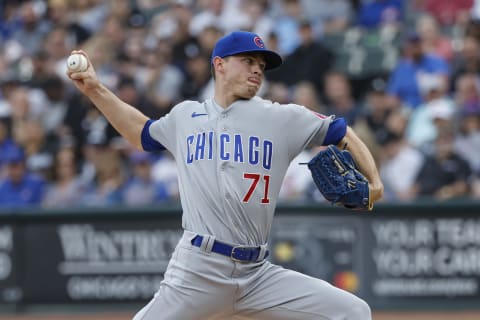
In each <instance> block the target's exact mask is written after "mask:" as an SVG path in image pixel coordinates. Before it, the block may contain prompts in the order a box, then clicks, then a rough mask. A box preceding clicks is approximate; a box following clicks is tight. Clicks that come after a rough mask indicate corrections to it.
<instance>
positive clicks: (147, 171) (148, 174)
mask: <svg viewBox="0 0 480 320" xmlns="http://www.w3.org/2000/svg"><path fill="white" fill-rule="evenodd" d="M129 161H130V163H131V164H132V165H133V172H132V176H131V177H130V178H129V180H128V181H127V182H126V184H125V187H124V188H123V190H122V202H123V203H125V204H126V205H129V206H134V205H137V206H138V205H149V204H154V203H158V202H161V201H167V200H169V190H168V186H167V184H166V183H164V182H163V181H154V180H153V177H152V161H153V158H152V155H151V154H150V153H148V152H141V151H132V153H131V154H130V156H129Z"/></svg>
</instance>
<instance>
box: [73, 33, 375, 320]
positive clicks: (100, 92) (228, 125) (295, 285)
mask: <svg viewBox="0 0 480 320" xmlns="http://www.w3.org/2000/svg"><path fill="white" fill-rule="evenodd" d="M72 53H80V54H83V55H85V56H86V57H87V60H88V56H87V54H86V53H85V52H83V51H74V52H72ZM281 63H282V59H281V57H280V56H279V55H278V54H277V53H275V52H273V51H269V50H267V49H266V47H265V44H264V42H263V41H262V39H261V38H260V37H258V36H257V35H256V34H254V33H250V32H243V31H237V32H233V33H230V34H228V35H226V36H224V37H223V38H221V39H220V40H219V41H218V42H217V44H216V46H215V48H214V50H213V53H212V56H211V67H212V73H213V76H214V79H215V93H214V96H213V97H212V98H211V99H208V100H206V101H202V102H198V101H184V102H182V103H180V104H178V105H176V106H175V107H174V108H173V109H172V110H171V112H170V113H169V114H167V115H166V116H164V117H162V118H160V119H157V120H153V119H148V118H147V117H146V116H145V115H143V114H142V113H141V112H139V111H138V110H137V109H136V108H134V107H132V106H130V105H128V104H126V103H125V102H123V101H121V100H120V99H119V98H118V97H117V96H115V95H114V94H113V93H112V92H111V91H110V90H109V89H107V88H106V87H105V86H104V85H102V84H101V83H100V82H99V81H98V79H97V76H96V73H95V70H94V68H93V66H92V65H91V62H90V60H88V68H87V70H86V71H68V72H67V73H68V76H69V77H70V79H71V80H72V81H73V83H74V84H75V86H76V87H77V88H78V89H79V90H80V91H81V92H82V93H83V94H85V95H86V96H87V97H88V98H89V99H90V100H91V101H92V102H93V103H94V104H95V105H96V106H97V107H98V109H99V110H100V111H101V112H102V113H103V114H104V115H105V117H106V118H107V119H108V120H109V121H110V122H111V124H112V125H113V126H114V127H115V128H116V129H117V130H118V131H119V132H120V133H121V134H122V135H123V136H124V137H125V138H126V139H127V140H129V141H130V142H131V143H132V144H134V145H135V146H137V147H138V148H140V149H143V150H147V151H154V150H163V149H166V150H168V151H169V152H171V153H172V154H173V155H174V157H175V160H176V163H177V166H178V179H179V185H180V197H181V203H182V209H183V217H182V225H183V228H184V234H183V237H182V238H181V240H180V241H179V243H178V245H177V247H176V249H175V251H174V252H173V256H172V258H171V260H170V263H169V265H168V268H167V271H166V273H165V278H164V280H163V281H162V283H161V284H160V288H159V289H158V292H157V293H156V294H155V296H154V297H153V299H152V300H151V301H150V302H149V303H148V304H147V305H146V306H145V307H144V308H143V309H142V310H140V311H139V312H138V313H137V315H136V316H135V317H134V320H167V319H168V320H190V319H191V320H200V319H201V320H204V319H262V320H268V319H272V320H292V319H325V320H327V319H328V320H346V319H348V320H367V319H371V312H370V308H369V306H368V305H367V303H366V302H364V301H363V300H361V299H359V298H358V297H356V296H354V295H352V294H351V293H348V292H346V291H343V290H341V289H338V288H336V287H334V286H332V285H330V284H329V283H327V282H325V281H323V280H320V279H316V278H312V277H309V276H306V275H304V274H301V273H298V272H294V271H291V270H287V269H284V268H282V267H280V266H277V265H274V264H272V263H270V262H269V261H268V260H266V258H267V256H268V250H267V239H268V237H269V232H270V228H271V225H272V218H273V214H274V210H275V205H276V203H277V197H278V193H279V190H280V186H281V184H282V180H283V177H284V174H285V172H286V170H287V167H288V165H289V163H290V161H291V160H292V159H293V158H294V157H295V156H296V155H297V154H298V153H299V152H300V151H301V150H302V149H304V148H305V147H307V146H311V145H312V146H313V145H325V146H338V147H339V148H336V149H331V148H330V150H331V152H330V153H329V154H328V155H327V156H326V157H325V159H327V160H325V161H324V160H322V161H320V162H318V161H317V162H318V163H321V166H318V165H316V163H317V162H315V163H311V164H309V168H310V169H312V176H313V179H314V180H316V183H317V182H318V181H317V180H318V179H321V180H322V181H327V180H329V177H328V175H336V176H342V177H344V176H349V175H347V174H346V173H348V172H349V171H351V170H353V169H352V168H353V167H352V166H351V165H349V166H343V167H342V165H343V164H342V159H343V158H344V157H342V156H338V155H339V152H348V153H349V154H351V156H352V157H351V158H353V160H354V161H355V162H356V165H357V167H358V173H357V174H356V175H353V174H352V175H350V177H351V178H349V179H350V180H348V181H346V182H345V186H346V187H345V186H343V181H342V182H341V183H340V184H342V186H341V187H338V186H337V187H335V190H340V191H335V192H340V193H341V194H339V195H338V196H335V197H333V198H332V201H334V202H336V203H342V199H343V198H345V197H344V196H343V194H347V198H348V199H349V200H348V201H349V202H348V207H358V208H361V209H367V210H368V209H371V207H372V204H373V203H374V202H375V201H377V200H378V199H380V198H381V196H382V193H383V185H382V182H381V181H380V178H379V174H378V172H377V169H376V167H375V163H374V161H373V158H372V156H371V154H370V152H369V150H368V149H367V148H366V146H365V144H364V143H363V142H362V141H361V140H360V139H359V138H358V137H357V135H356V134H355V133H354V132H353V131H352V130H351V128H350V127H348V126H347V124H346V123H345V121H344V120H343V119H342V118H338V119H336V118H335V117H334V116H323V115H319V114H316V113H314V112H312V111H310V110H308V109H307V108H305V107H304V106H299V105H294V104H286V105H281V104H278V103H274V102H271V101H266V100H263V99H261V98H259V97H257V96H256V93H257V91H258V90H259V88H260V85H261V84H262V81H263V79H264V72H265V71H267V70H269V69H273V68H275V67H278V66H280V65H281ZM313 67H315V66H312V68H313ZM339 149H340V150H343V149H345V150H344V151H338V150H339ZM319 168H326V169H325V170H323V169H319ZM342 168H343V169H342ZM314 169H315V170H314ZM342 170H343V171H342ZM314 171H315V173H313V172H314ZM325 173H327V174H325ZM322 175H323V176H326V177H323V178H322V177H320V176H322ZM359 175H361V176H362V179H363V180H361V179H359V180H358V183H357V181H353V180H354V179H355V177H358V176H359ZM352 177H353V178H352ZM352 179H353V180H352ZM318 184H319V185H320V183H318ZM327 185H328V187H327V188H329V189H330V191H332V190H333V189H332V188H334V186H332V184H331V183H328V184H327ZM358 185H361V186H362V188H363V189H359V190H360V192H358V190H353V191H352V190H348V188H350V189H351V188H355V186H358ZM319 188H320V186H319ZM352 192H353V193H352ZM330 193H331V192H330ZM357 198H358V199H357ZM357 203H358V206H357ZM352 204H353V205H352Z"/></svg>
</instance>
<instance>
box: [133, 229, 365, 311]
mask: <svg viewBox="0 0 480 320" xmlns="http://www.w3.org/2000/svg"><path fill="white" fill-rule="evenodd" d="M195 235H196V234H194V233H192V232H189V231H185V232H184V234H183V236H182V238H181V240H180V241H179V243H178V245H177V247H176V249H175V251H174V253H173V256H172V259H171V260H170V263H169V265H168V267H167V271H166V272H165V278H164V280H163V281H162V283H161V284H160V288H159V290H158V292H157V293H156V294H155V296H154V297H153V299H152V300H151V301H150V302H149V303H148V304H147V305H146V306H145V307H144V308H143V309H142V310H140V311H139V312H138V313H137V314H136V315H135V317H134V318H133V320H220V319H252V320H253V319H258V320H260V319H261V320H293V319H305V320H310V319H311V320H313V319H315V320H371V312H370V308H369V306H368V305H367V303H366V302H365V301H363V300H361V299H360V298H358V297H356V296H354V295H353V294H351V293H348V292H347V291H344V290H341V289H338V288H336V287H334V286H332V285H330V284H329V283H327V282H325V281H323V280H321V279H316V278H312V277H309V276H306V275H304V274H301V273H299V272H295V271H292V270H288V269H284V268H282V267H280V266H277V265H274V264H272V263H270V262H269V261H266V260H264V261H261V262H255V263H240V262H235V261H233V260H231V259H230V258H229V257H226V256H223V255H220V254H217V253H214V252H207V250H205V249H201V248H198V247H195V246H192V244H191V240H192V239H193V237H195Z"/></svg>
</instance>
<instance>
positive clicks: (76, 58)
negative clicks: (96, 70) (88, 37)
mask: <svg viewBox="0 0 480 320" xmlns="http://www.w3.org/2000/svg"><path fill="white" fill-rule="evenodd" d="M67 68H68V70H70V71H73V72H83V71H86V70H87V68H88V61H87V58H85V56H84V55H83V54H80V53H74V54H71V55H70V56H69V57H68V59H67Z"/></svg>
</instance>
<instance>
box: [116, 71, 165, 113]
mask: <svg viewBox="0 0 480 320" xmlns="http://www.w3.org/2000/svg"><path fill="white" fill-rule="evenodd" d="M116 92H117V95H118V97H119V98H120V99H122V100H123V101H125V102H127V103H129V104H131V105H132V106H136V107H137V108H139V110H140V111H142V112H143V113H144V114H146V115H147V116H148V117H150V118H152V119H156V118H158V117H160V116H161V115H162V112H161V110H159V109H158V108H157V107H156V106H155V105H154V104H153V103H152V102H151V101H150V99H148V97H147V96H146V95H145V94H144V93H143V92H142V91H141V90H140V89H139V88H138V87H137V86H136V84H135V80H134V79H133V78H131V77H129V76H125V75H119V82H118V84H117V90H116Z"/></svg>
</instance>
